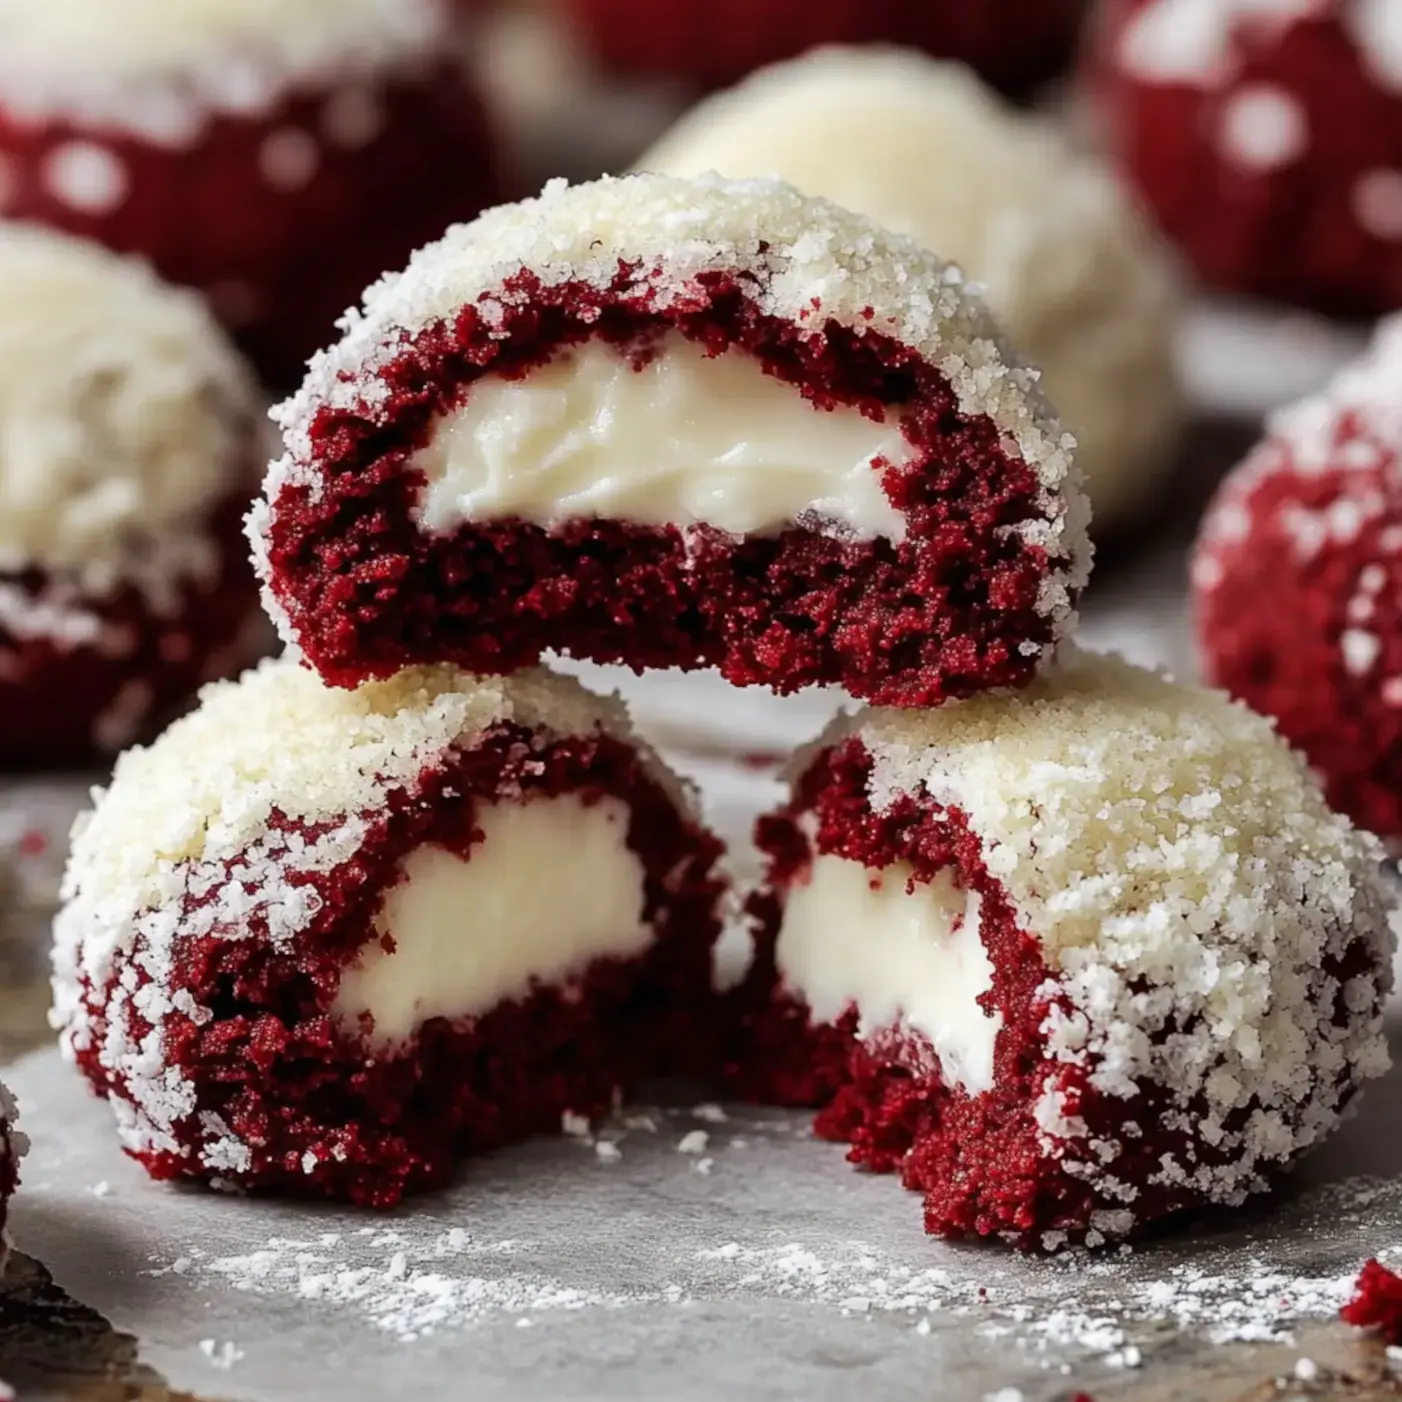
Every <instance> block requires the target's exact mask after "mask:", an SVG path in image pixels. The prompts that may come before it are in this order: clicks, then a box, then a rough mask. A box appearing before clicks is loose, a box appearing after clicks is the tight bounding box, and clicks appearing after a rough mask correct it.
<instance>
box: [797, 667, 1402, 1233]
mask: <svg viewBox="0 0 1402 1402" xmlns="http://www.w3.org/2000/svg"><path fill="white" fill-rule="evenodd" d="M847 735H856V736H857V737H858V738H860V740H861V741H862V743H863V744H864V745H865V747H866V748H867V750H868V751H869V752H870V753H871V755H872V757H873V759H874V767H873V770H872V777H871V781H870V792H869V799H870V802H871V804H872V807H873V808H874V809H875V810H877V811H878V812H880V811H884V810H886V809H888V808H889V807H890V806H891V805H892V804H893V803H894V802H895V801H896V800H897V799H898V798H900V797H901V796H903V795H913V796H917V797H918V798H920V799H921V800H922V801H924V802H931V801H933V802H934V803H935V804H937V805H939V806H941V807H945V808H949V809H958V810H959V811H960V812H961V813H962V814H963V815H964V816H965V818H966V819H967V822H968V825H969V827H970V829H971V831H972V832H973V833H974V834H975V835H976V836H977V837H978V838H979V840H980V842H981V844H982V849H983V858H984V861H985V862H986V865H987V869H988V872H989V874H990V875H991V876H992V877H994V878H995V879H996V880H997V881H999V882H1000V883H1001V885H1002V886H1003V888H1004V889H1005V890H1006V892H1007V894H1008V896H1009V897H1010V899H1011V901H1012V903H1013V907H1014V909H1015V910H1016V912H1017V914H1018V916H1019V921H1020V924H1021V926H1022V928H1024V929H1025V930H1026V931H1027V932H1028V933H1030V934H1031V935H1032V936H1033V937H1034V938H1035V939H1036V940H1037V941H1038V943H1039V944H1040V946H1041V951H1042V955H1043V958H1044V959H1045V962H1046V965H1047V968H1048V971H1049V973H1050V975H1051V986H1050V987H1049V988H1048V990H1047V992H1048V994H1049V996H1051V997H1052V998H1053V999H1054V1000H1055V1001H1053V1003H1052V1013H1051V1015H1050V1017H1049V1018H1048V1021H1047V1024H1046V1025H1045V1026H1044V1028H1043V1029H1042V1030H1043V1033H1044V1034H1045V1036H1046V1039H1047V1040H1046V1049H1047V1050H1046V1055H1047V1056H1048V1058H1049V1059H1050V1060H1051V1061H1052V1062H1054V1063H1058V1064H1059V1065H1060V1066H1061V1067H1063V1068H1065V1069H1066V1070H1067V1071H1069V1072H1074V1073H1075V1074H1076V1075H1078V1076H1080V1077H1082V1078H1087V1079H1088V1081H1089V1084H1090V1086H1091V1087H1093V1088H1094V1089H1095V1090H1097V1091H1099V1092H1101V1093H1103V1094H1105V1095H1108V1096H1113V1097H1119V1098H1123V1099H1125V1100H1131V1099H1132V1098H1133V1097H1135V1096H1136V1095H1137V1094H1139V1093H1140V1092H1141V1091H1142V1090H1144V1089H1145V1088H1146V1087H1147V1086H1150V1085H1152V1086H1157V1087H1160V1088H1162V1089H1163V1090H1166V1091H1167V1092H1168V1093H1169V1094H1170V1096H1171V1102H1172V1104H1173V1106H1174V1107H1175V1110H1174V1111H1173V1112H1172V1114H1173V1115H1176V1116H1178V1117H1179V1118H1180V1119H1181V1121H1182V1127H1184V1128H1187V1127H1188V1126H1189V1125H1190V1124H1191V1125H1192V1127H1193V1132H1194V1134H1195V1135H1196V1136H1197V1137H1199V1138H1200V1139H1201V1140H1203V1141H1205V1142H1206V1143H1208V1144H1210V1145H1212V1146H1213V1150H1214V1153H1215V1154H1219V1155H1220V1154H1225V1156H1226V1157H1225V1160H1224V1161H1223V1162H1220V1163H1217V1164H1214V1165H1213V1166H1210V1167H1209V1166H1207V1165H1204V1164H1197V1165H1195V1164H1194V1163H1192V1162H1190V1161H1179V1160H1178V1159H1173V1158H1168V1159H1166V1160H1165V1161H1164V1162H1163V1164H1162V1168H1161V1173H1162V1181H1163V1182H1165V1183H1167V1184H1170V1185H1182V1186H1183V1187H1185V1188H1189V1189H1191V1190H1192V1191H1193V1192H1195V1193H1197V1194H1201V1195H1202V1196H1203V1197H1205V1198H1207V1199H1208V1200H1211V1201H1216V1202H1227V1203H1234V1202H1239V1201H1241V1200H1242V1198H1243V1197H1245V1195H1246V1194H1247V1193H1248V1192H1250V1191H1253V1190H1256V1189H1258V1188H1260V1187H1261V1186H1263V1185H1264V1182H1265V1175H1266V1174H1267V1172H1268V1171H1269V1170H1270V1169H1271V1168H1272V1167H1273V1166H1278V1165H1280V1164H1283V1163H1286V1162H1288V1161H1289V1160H1290V1159H1292V1158H1293V1157H1294V1156H1295V1155H1296V1154H1298V1153H1299V1152H1300V1151H1302V1150H1303V1149H1304V1148H1306V1147H1308V1146H1309V1145H1310V1144H1312V1143H1314V1142H1316V1141H1318V1140H1319V1139H1320V1138H1321V1137H1322V1136H1324V1135H1325V1134H1326V1133H1328V1131H1329V1130H1330V1129H1332V1127H1333V1126H1334V1125H1335V1124H1336V1123H1337V1121H1338V1117H1339V1113H1340V1110H1341V1109H1342V1103H1343V1100H1344V1099H1346V1098H1347V1090H1346V1089H1341V1088H1344V1087H1347V1086H1349V1085H1351V1084H1355V1083H1357V1082H1359V1081H1362V1080H1365V1079H1368V1078H1371V1077H1374V1076H1377V1075H1379V1074H1381V1072H1382V1071H1384V1070H1385V1069H1386V1067H1387V1064H1388V1057H1387V1050H1386V1046H1385V1043H1384V1040H1383V1037H1382V1030H1381V1007H1380V999H1379V997H1378V990H1379V987H1380V986H1386V984H1387V983H1389V982H1390V958H1391V953H1392V950H1393V948H1394V946H1395V938H1394V936H1393V934H1392V932H1391V930H1390V929H1389V915H1390V912H1391V910H1392V905H1393V902H1392V899H1391V894H1390V891H1389V889H1388V886H1387V884H1386V881H1385V878H1384V876H1383V874H1382V868H1381V860H1382V851H1381V848H1380V846H1379V844H1378V843H1377V842H1376V840H1375V839H1373V838H1372V837H1371V836H1368V835H1366V834H1363V833H1361V832H1357V831H1355V830H1354V829H1353V828H1352V827H1351V825H1350V824H1349V823H1348V822H1347V821H1346V820H1345V819H1343V818H1340V817H1338V816H1336V815H1335V814H1333V813H1332V812H1331V811H1330V810H1329V809H1328V807H1327V806H1326V804H1325V802H1324V800H1323V798H1322V796H1321V795H1320V793H1319V790H1318V789H1317V787H1316V786H1315V784H1314V783H1313V781H1312V780H1311V778H1310V777H1309V775H1308V772H1307V771H1306V769H1305V766H1304V764H1303V762H1302V761H1301V760H1300V759H1299V758H1298V757H1297V756H1296V755H1295V754H1293V753H1292V752H1291V751H1290V750H1289V749H1288V748H1287V747H1286V746H1285V745H1284V744H1283V743H1282V742H1281V741H1280V740H1279V739H1278V738H1277V737H1276V736H1275V734H1274V733H1273V730H1272V726H1271V724H1270V722H1268V721H1266V720H1263V719H1262V718H1260V717H1258V716H1256V715H1254V714H1253V713H1252V712H1250V711H1248V710H1247V709H1246V708H1245V707H1242V706H1238V705H1235V704H1233V703H1231V702H1230V701H1228V700H1227V699H1226V698H1225V697H1223V696H1221V695H1220V694H1218V693H1214V692H1210V691H1206V690H1202V689H1199V688H1193V687H1186V686H1179V685H1176V684H1174V683H1172V682H1170V681H1169V680H1167V679H1166V678H1164V677H1161V676H1158V675H1156V674H1153V673H1149V672H1146V671H1143V670H1141V669H1139V668H1135V667H1132V666H1130V665H1129V664H1128V663H1125V662H1122V661H1120V660H1119V659H1116V658H1103V657H1095V656H1091V655H1087V654H1077V653H1074V652H1070V653H1068V654H1067V655H1065V656H1064V657H1063V659H1062V660H1061V661H1060V662H1059V664H1058V666H1057V667H1056V668H1054V669H1053V670H1052V671H1050V672H1049V673H1047V674H1046V675H1045V676H1044V677H1042V678H1041V679H1039V680H1038V681H1037V682H1035V683H1034V684H1033V686H1032V687H1031V688H1029V689H1028V690H1027V691H1026V692H1024V693H1021V694H1020V695H1018V696H1012V695H1009V694H1002V695H988V696H984V697H978V698H975V699H973V700H971V701H967V702H957V703H952V704H950V705H947V706H944V707H941V708H939V709H937V710H933V711H927V712H923V713H917V712H905V711H890V710H886V711H875V712H866V713H863V714H860V715H858V716H857V717H855V718H849V719H847V720H845V721H843V722H841V723H839V725H838V726H837V727H836V728H835V730H834V731H833V732H832V733H830V734H829V735H828V736H827V737H825V739H824V741H823V742H822V743H823V744H824V745H827V744H831V743H833V742H834V741H835V740H838V739H841V738H843V737H845V736H847ZM1360 943H1361V946H1362V948H1363V950H1364V952H1365V953H1366V955H1367V959H1366V961H1365V963H1366V972H1364V973H1362V974H1359V975H1356V976H1353V977H1350V978H1349V979H1348V980H1347V981H1346V982H1345V983H1343V984H1342V985H1341V984H1340V981H1339V979H1338V978H1337V977H1335V975H1334V973H1332V972H1331V971H1330V966H1331V963H1332V964H1333V967H1335V968H1337V967H1339V965H1338V963H1337V962H1335V961H1341V960H1343V959H1344V956H1345V955H1346V954H1347V953H1348V952H1349V951H1350V949H1351V948H1356V947H1357V946H1358V945H1359V944H1360ZM1336 1012H1337V1014H1338V1016H1337V1020H1336ZM1038 1120H1039V1123H1040V1125H1041V1128H1042V1131H1043V1134H1044V1142H1043V1149H1044V1152H1046V1153H1047V1154H1048V1155H1050V1156H1052V1157H1054V1158H1056V1159H1058V1160H1060V1162H1061V1163H1062V1166H1063V1168H1064V1170H1065V1171H1066V1172H1067V1173H1068V1174H1071V1175H1072V1176H1075V1177H1078V1178H1082V1179H1084V1180H1085V1181H1086V1182H1087V1183H1088V1184H1090V1185H1091V1186H1093V1187H1095V1188H1096V1189H1097V1191H1099V1192H1101V1193H1102V1194H1103V1195H1105V1196H1107V1197H1109V1198H1110V1199H1111V1200H1114V1199H1116V1198H1118V1199H1119V1200H1121V1201H1123V1202H1124V1203H1125V1204H1126V1208H1125V1210H1124V1211H1123V1212H1110V1213H1098V1214H1097V1217H1098V1218H1099V1219H1103V1220H1097V1221H1096V1223H1095V1227H1096V1230H1097V1231H1099V1232H1101V1233H1102V1234H1103V1235H1105V1236H1114V1235H1120V1234H1123V1233H1124V1232H1125V1231H1128V1230H1129V1229H1130V1228H1131V1227H1132V1225H1133V1223H1134V1214H1133V1211H1132V1203H1133V1197H1134V1194H1133V1192H1132V1191H1125V1190H1124V1185H1122V1184H1118V1183H1117V1180H1116V1178H1115V1163H1116V1159H1117V1157H1118V1155H1119V1152H1120V1149H1119V1146H1118V1145H1117V1144H1115V1143H1112V1142H1109V1141H1107V1140H1104V1139H1096V1140H1095V1141H1094V1142H1091V1141H1089V1140H1087V1138H1086V1129H1085V1126H1084V1124H1083V1123H1080V1122H1079V1121H1078V1120H1077V1118H1076V1117H1075V1116H1074V1115H1071V1116H1068V1115H1067V1114H1066V1113H1064V1110H1063V1103H1062V1099H1061V1096H1060V1092H1059V1074H1058V1073H1057V1072H1056V1071H1055V1070H1054V1071H1053V1072H1052V1074H1051V1075H1050V1076H1049V1078H1048V1080H1047V1081H1046V1083H1045V1090H1044V1092H1043V1095H1042V1099H1041V1101H1040V1102H1039V1104H1038Z"/></svg>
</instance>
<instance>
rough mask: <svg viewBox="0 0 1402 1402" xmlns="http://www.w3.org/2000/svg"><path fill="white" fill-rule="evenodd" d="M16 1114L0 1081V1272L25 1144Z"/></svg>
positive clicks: (12, 1100) (8, 1249)
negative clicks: (11, 1200)
mask: <svg viewBox="0 0 1402 1402" xmlns="http://www.w3.org/2000/svg"><path fill="white" fill-rule="evenodd" d="M18 1119H19V1114H18V1111H17V1110H16V1109H15V1102H14V1099H13V1097H12V1096H11V1095H10V1092H9V1091H8V1090H6V1089H5V1087H4V1085H3V1084H0V1275H3V1274H4V1273H5V1261H6V1258H7V1257H8V1256H9V1254H10V1233H9V1230H8V1227H7V1221H8V1218H9V1209H10V1199H11V1198H12V1197H13V1196H14V1193H15V1189H16V1188H17V1187H18V1186H19V1161H20V1159H21V1157H22V1156H23V1155H24V1152H25V1150H26V1149H27V1148H28V1144H27V1142H26V1140H25V1137H24V1135H23V1134H21V1133H20V1131H19V1128H18V1123H17V1122H18Z"/></svg>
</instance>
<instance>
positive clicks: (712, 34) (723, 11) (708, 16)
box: [565, 0, 1086, 91]
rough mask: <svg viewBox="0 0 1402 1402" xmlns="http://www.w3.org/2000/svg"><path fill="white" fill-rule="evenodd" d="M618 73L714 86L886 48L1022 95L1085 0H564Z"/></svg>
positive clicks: (1043, 74) (1069, 32)
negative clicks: (818, 52)
mask: <svg viewBox="0 0 1402 1402" xmlns="http://www.w3.org/2000/svg"><path fill="white" fill-rule="evenodd" d="M565 3H566V4H567V6H568V8H569V9H570V11H571V12H572V14H573V16H574V19H575V23H576V26H577V28H578V29H579V32H580V34H581V35H582V37H583V39H584V41H585V43H586V45H587V46H588V48H589V49H590V50H591V52H592V53H593V54H594V55H595V56H596V57H597V58H598V59H599V61H600V62H601V63H602V64H603V65H604V66H605V67H607V68H609V69H610V70H612V71H613V72H616V73H621V74H628V75H632V76H636V77H645V78H673V79H679V80H680V81H682V82H685V83H688V84H691V85H695V86H700V87H719V86H722V85H723V84H726V83H733V82H735V81H736V80H737V79H738V78H743V77H744V76H745V74H747V73H749V72H750V71H751V70H753V69H756V68H759V67H761V66H763V65H764V64H766V63H775V62H777V61H779V60H780V59H785V58H793V57H794V56H795V55H797V54H799V53H801V52H802V51H803V50H804V49H807V48H810V47H811V46H813V45H815V44H835V43H871V42H877V41H881V42H886V43H891V44H907V45H909V46H911V47H912V48H920V49H925V50H927V51H928V52H929V53H932V54H935V55H937V56H939V57H941V58H952V59H958V60H960V61H961V62H963V63H967V64H969V65H970V66H971V67H972V68H974V69H976V70H977V71H978V72H979V73H981V74H982V75H983V76H984V77H985V78H987V79H988V80H989V82H991V83H994V84H995V85H996V86H998V87H1001V88H1005V89H1010V90H1014V91H1020V90H1025V89H1027V88H1029V87H1031V86H1033V85H1034V84H1036V83H1038V82H1041V81H1042V80H1044V79H1046V78H1050V77H1052V76H1053V75H1055V74H1056V73H1057V72H1059V71H1060V69H1061V67H1062V65H1063V64H1064V63H1065V62H1066V60H1067V58H1068V57H1069V56H1070V53H1071V50H1072V48H1073V46H1074V44H1075V41H1076V35H1077V31H1078V30H1079V29H1080V24H1081V17H1082V15H1083V14H1084V12H1085V8H1086V4H1085V0H667V3H666V4H649V3H647V0H565Z"/></svg>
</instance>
